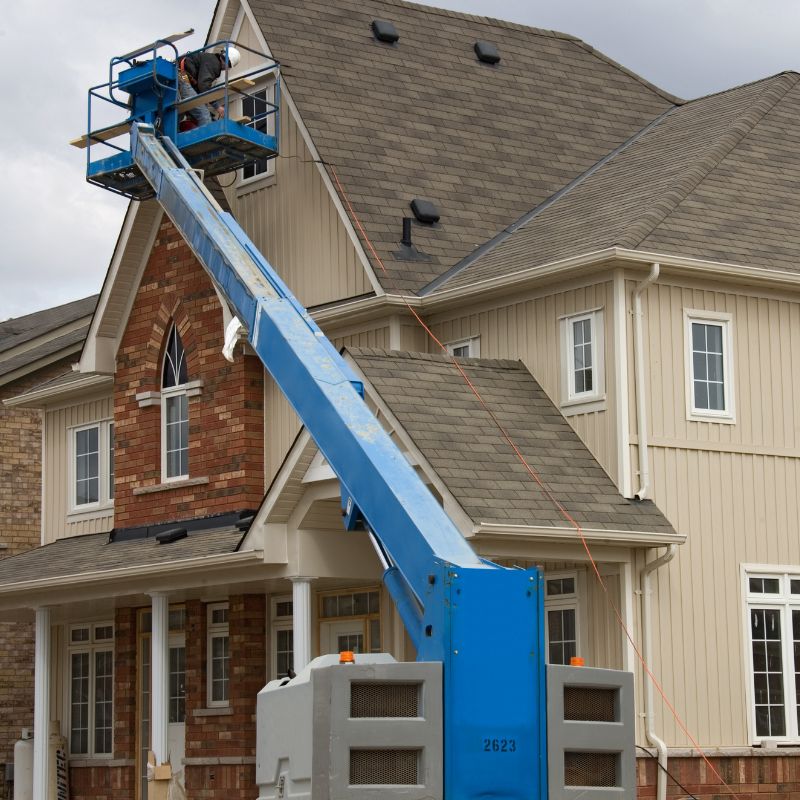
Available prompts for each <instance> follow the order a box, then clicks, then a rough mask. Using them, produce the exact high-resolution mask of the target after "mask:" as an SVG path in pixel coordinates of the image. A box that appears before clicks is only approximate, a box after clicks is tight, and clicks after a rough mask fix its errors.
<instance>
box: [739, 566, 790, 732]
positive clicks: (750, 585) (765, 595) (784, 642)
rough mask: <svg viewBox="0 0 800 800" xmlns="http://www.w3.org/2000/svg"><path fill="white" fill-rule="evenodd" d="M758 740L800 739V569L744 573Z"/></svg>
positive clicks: (753, 722) (753, 716) (754, 724)
mask: <svg viewBox="0 0 800 800" xmlns="http://www.w3.org/2000/svg"><path fill="white" fill-rule="evenodd" d="M744 579H745V587H744V591H745V598H746V614H747V630H748V654H747V663H748V668H749V672H750V695H751V708H750V723H751V727H752V733H753V737H752V738H753V740H759V739H784V740H787V741H789V740H797V739H799V738H800V567H798V569H797V571H796V572H794V573H792V572H780V571H776V572H772V573H770V572H766V571H763V572H762V571H761V570H758V571H756V570H750V571H746V572H745V578H744Z"/></svg>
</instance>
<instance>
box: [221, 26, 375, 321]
mask: <svg viewBox="0 0 800 800" xmlns="http://www.w3.org/2000/svg"><path fill="white" fill-rule="evenodd" d="M237 40H238V41H241V42H242V43H243V44H246V45H248V46H250V47H253V48H255V49H260V47H261V46H260V44H259V43H258V40H257V38H256V37H255V35H254V34H253V33H252V30H251V28H250V23H249V21H248V20H245V22H244V24H243V26H242V30H241V32H240V33H239V35H238V36H237ZM242 61H243V62H244V63H245V64H247V65H248V67H247V68H252V67H253V66H255V62H254V60H253V57H252V56H251V55H250V54H249V53H247V51H244V56H243V59H242ZM279 152H280V156H279V157H278V158H277V159H276V163H275V169H274V174H273V175H265V176H263V177H261V178H260V179H257V180H255V181H253V182H250V183H245V184H241V185H238V184H235V185H234V186H233V187H232V188H231V189H230V190H228V192H227V196H228V200H229V202H230V204H231V208H232V211H233V214H234V216H235V217H236V219H237V221H238V222H239V224H240V225H241V226H242V227H243V228H244V229H245V231H247V234H248V235H249V236H250V238H251V239H252V240H253V241H254V242H255V245H256V247H258V249H259V250H260V251H261V252H262V253H263V254H264V256H265V257H266V258H267V260H268V261H269V262H270V264H272V265H273V267H274V268H275V269H276V270H277V272H278V273H279V274H280V276H281V277H282V278H283V280H284V281H286V283H287V285H288V286H289V288H290V289H291V290H292V292H294V294H295V295H296V296H297V297H298V299H299V300H300V302H301V303H303V305H305V306H307V307H313V306H317V305H321V304H323V303H329V302H332V301H334V300H341V299H343V298H347V297H354V296H358V295H362V294H365V293H367V292H371V291H372V290H373V289H372V285H371V284H370V282H369V280H368V278H367V274H366V272H365V269H364V266H363V264H362V263H361V261H360V259H359V257H358V254H357V251H356V248H355V246H354V245H353V242H352V240H351V238H350V236H349V234H348V231H347V229H346V228H345V226H344V224H343V223H342V220H341V218H340V216H339V212H338V211H337V209H336V206H335V204H334V202H333V200H332V199H331V196H330V194H329V192H328V189H327V187H326V185H325V182H324V181H323V179H322V176H321V175H320V171H319V167H318V165H317V164H316V163H314V159H313V156H312V154H311V152H310V151H309V149H308V147H307V146H306V144H305V142H304V140H303V137H302V135H301V132H300V129H299V127H298V125H297V122H296V121H295V119H294V117H293V116H292V113H291V111H290V109H289V106H288V104H287V103H282V105H281V119H280V141H279Z"/></svg>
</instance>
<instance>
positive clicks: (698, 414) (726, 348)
mask: <svg viewBox="0 0 800 800" xmlns="http://www.w3.org/2000/svg"><path fill="white" fill-rule="evenodd" d="M693 323H699V324H701V325H718V326H720V327H721V328H722V373H723V398H724V402H725V409H724V410H721V411H715V410H714V409H708V408H695V405H694V357H693V346H692V324H693ZM683 338H684V373H685V385H686V419H687V420H690V421H694V422H719V423H723V424H727V425H733V424H735V422H736V407H735V393H734V374H733V315H732V314H728V313H724V312H720V311H704V310H699V309H694V308H684V309H683Z"/></svg>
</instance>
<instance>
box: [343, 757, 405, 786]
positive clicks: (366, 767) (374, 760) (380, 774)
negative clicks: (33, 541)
mask: <svg viewBox="0 0 800 800" xmlns="http://www.w3.org/2000/svg"><path fill="white" fill-rule="evenodd" d="M419 756H420V751H419V750H351V751H350V785H351V786H376V785H384V786H385V785H388V786H414V785H416V784H417V783H418V780H417V778H418V773H419Z"/></svg>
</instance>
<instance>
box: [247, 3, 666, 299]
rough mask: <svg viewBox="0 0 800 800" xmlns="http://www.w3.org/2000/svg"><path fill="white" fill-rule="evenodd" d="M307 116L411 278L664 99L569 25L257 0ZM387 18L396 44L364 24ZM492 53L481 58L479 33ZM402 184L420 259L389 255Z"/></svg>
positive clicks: (456, 253)
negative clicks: (427, 215) (542, 26)
mask: <svg viewBox="0 0 800 800" xmlns="http://www.w3.org/2000/svg"><path fill="white" fill-rule="evenodd" d="M251 7H252V9H253V12H254V14H255V16H256V19H257V21H258V23H259V24H260V26H261V28H262V30H263V33H264V36H265V38H266V40H267V42H268V44H269V46H270V48H271V50H272V53H273V55H274V56H275V57H276V58H277V59H278V60H279V61H280V62H281V63H282V74H283V77H284V80H285V82H286V85H287V87H288V89H289V91H290V92H291V95H292V98H293V99H294V101H295V103H296V104H297V107H298V109H299V111H300V115H301V117H302V119H303V122H304V123H305V125H306V126H307V128H308V130H309V132H310V133H311V137H312V139H313V141H314V143H315V145H316V147H317V149H318V150H319V153H320V155H321V157H322V159H323V160H324V161H325V162H326V164H327V169H328V171H329V173H331V174H333V170H334V169H335V172H336V174H337V175H338V176H339V178H340V179H341V182H342V184H343V186H344V188H345V191H346V193H347V196H348V198H349V200H350V201H351V202H352V204H353V207H354V209H355V211H356V213H357V215H358V217H359V219H360V220H361V222H362V223H363V224H364V226H365V228H366V230H367V232H368V235H369V237H370V240H371V241H372V243H373V244H374V245H375V247H376V249H377V251H378V253H379V254H380V256H381V258H382V259H383V261H384V262H385V264H386V267H387V269H388V271H389V273H390V276H391V277H390V278H389V279H388V280H387V279H385V278H384V277H383V275H382V273H381V271H380V269H379V268H378V266H377V265H376V264H374V265H373V266H374V268H375V271H376V273H377V274H378V277H379V280H381V281H383V282H384V284H385V285H386V288H387V289H389V290H396V289H398V288H400V289H404V290H411V291H418V290H419V289H421V288H422V287H423V286H425V285H426V284H427V283H429V282H430V281H431V280H433V279H435V278H437V277H438V276H440V275H441V274H443V273H444V272H446V271H447V270H448V269H449V268H451V267H452V266H453V265H454V264H456V263H457V262H459V261H460V260H461V259H462V258H464V257H465V256H466V255H468V254H470V253H471V252H472V251H473V249H474V248H475V247H476V246H478V245H481V244H483V243H484V242H485V241H486V240H488V239H490V238H492V237H493V236H495V235H496V234H497V233H499V232H500V231H501V230H503V229H504V228H505V227H506V226H508V225H509V224H511V223H512V222H514V221H515V220H517V219H518V218H519V217H521V216H522V215H523V214H525V213H526V212H528V211H530V209H532V208H534V207H535V206H537V205H538V204H539V203H541V202H542V201H543V200H545V199H546V198H547V197H549V196H550V195H552V194H553V193H554V192H556V191H557V190H559V189H560V188H561V187H563V186H564V185H566V184H567V183H569V182H570V181H571V180H572V179H574V178H575V177H576V176H578V175H579V174H581V173H582V172H584V171H585V170H586V169H588V168H589V167H590V166H591V165H592V164H594V163H595V162H597V161H598V160H599V159H601V158H602V157H603V156H605V155H606V154H608V153H609V152H611V151H613V150H614V149H615V148H616V147H617V146H619V145H620V144H622V143H623V142H624V141H626V140H627V139H628V138H629V137H631V136H632V135H633V134H635V133H636V132H637V131H639V130H640V129H641V128H642V127H643V126H644V125H646V124H648V123H649V122H651V121H652V120H653V119H654V118H656V117H657V116H658V115H659V114H661V113H662V112H664V111H666V110H667V109H669V108H670V107H671V106H672V105H673V100H674V98H671V97H669V96H668V95H666V94H665V93H663V92H661V91H660V90H657V89H656V88H654V87H653V86H651V85H650V84H648V83H647V82H646V81H644V80H643V79H641V78H639V77H637V76H635V75H633V74H632V73H630V72H629V71H627V70H625V69H623V68H622V67H620V66H619V65H617V64H615V63H614V62H612V61H611V60H610V59H608V58H606V57H605V56H602V55H600V54H598V53H597V52H595V51H594V50H592V48H591V47H589V46H588V45H586V44H584V43H583V42H581V41H579V40H577V39H575V38H574V37H570V36H566V35H564V34H558V33H554V32H552V31H542V30H538V29H534V28H528V27H524V26H522V25H515V24H512V23H508V22H502V21H498V20H493V19H488V18H485V17H476V16H470V15H466V14H458V13H455V12H449V11H443V10H441V9H436V8H431V7H428V6H419V5H415V4H413V3H407V2H402V0H337V2H336V3H331V4H329V3H323V2H318V0H253V1H252V2H251ZM376 18H378V19H386V20H391V21H392V22H393V23H394V24H395V26H396V28H397V31H398V33H399V34H400V40H399V42H398V43H397V44H396V45H386V44H382V43H379V42H377V41H376V40H375V39H374V37H373V36H372V32H371V29H370V24H371V22H372V21H373V20H374V19H376ZM479 39H480V40H486V41H490V42H493V43H494V44H496V45H497V46H498V48H499V51H500V54H501V56H502V60H501V62H500V64H499V65H497V66H496V67H493V66H490V65H487V64H483V63H480V62H479V61H478V60H477V58H476V57H475V54H474V52H473V45H474V43H475V41H477V40H479ZM414 198H422V199H427V200H431V201H433V202H434V203H435V204H436V205H437V206H438V208H439V211H440V213H441V222H440V223H438V224H437V225H436V226H434V227H432V228H431V227H425V226H422V225H415V226H414V230H413V240H414V243H415V244H416V246H417V247H418V248H419V249H420V250H421V251H422V252H423V253H425V254H427V256H428V258H427V259H426V260H411V261H408V260H405V261H404V260H402V259H400V258H398V257H396V254H397V252H398V250H399V242H400V236H401V220H402V218H403V217H404V216H410V209H409V203H410V201H411V200H412V199H414Z"/></svg>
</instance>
